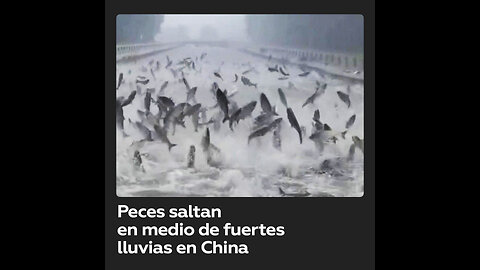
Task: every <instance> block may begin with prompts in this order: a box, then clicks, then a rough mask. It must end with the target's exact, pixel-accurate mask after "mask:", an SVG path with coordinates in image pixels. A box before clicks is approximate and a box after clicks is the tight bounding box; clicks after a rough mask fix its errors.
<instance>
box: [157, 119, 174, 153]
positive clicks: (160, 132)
mask: <svg viewBox="0 0 480 270" xmlns="http://www.w3.org/2000/svg"><path fill="white" fill-rule="evenodd" d="M153 128H154V129H155V133H156V135H157V137H158V138H159V139H160V141H162V142H164V143H166V144H167V145H168V151H170V150H171V149H172V147H174V146H176V144H174V143H171V142H170V140H169V139H168V137H167V131H166V130H165V128H161V127H160V126H159V125H155V126H154V127H153Z"/></svg>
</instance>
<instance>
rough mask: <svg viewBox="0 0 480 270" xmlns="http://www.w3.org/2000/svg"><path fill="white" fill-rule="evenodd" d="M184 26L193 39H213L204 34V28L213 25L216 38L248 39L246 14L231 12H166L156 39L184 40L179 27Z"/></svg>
mask: <svg viewBox="0 0 480 270" xmlns="http://www.w3.org/2000/svg"><path fill="white" fill-rule="evenodd" d="M181 26H184V28H185V29H186V32H187V34H188V37H189V38H191V39H196V40H197V39H200V40H201V39H207V40H212V37H204V36H202V34H201V33H202V28H205V27H207V26H211V27H212V28H214V29H215V32H216V36H217V38H216V39H220V40H222V39H228V40H238V41H246V39H247V33H246V23H245V15H241V14H231V15H220V14H218V15H217V14H212V15H207V14H205V15H203V14H201V15H200V14H199V15H195V14H191V15H171V14H166V15H165V18H164V22H163V23H162V25H161V33H160V34H158V35H157V36H156V37H155V39H156V40H157V41H176V40H182V38H183V37H184V36H182V34H181V33H179V32H181V31H180V30H179V28H180V27H181ZM214 39H215V38H214Z"/></svg>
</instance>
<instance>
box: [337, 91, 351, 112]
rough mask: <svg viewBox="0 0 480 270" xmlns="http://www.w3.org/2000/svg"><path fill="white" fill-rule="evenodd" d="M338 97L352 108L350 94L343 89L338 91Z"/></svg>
mask: <svg viewBox="0 0 480 270" xmlns="http://www.w3.org/2000/svg"><path fill="white" fill-rule="evenodd" d="M337 94H338V97H339V98H340V99H341V100H342V101H343V102H345V104H347V106H348V108H350V97H349V95H347V94H345V93H343V92H342V91H337Z"/></svg>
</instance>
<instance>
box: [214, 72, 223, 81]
mask: <svg viewBox="0 0 480 270" xmlns="http://www.w3.org/2000/svg"><path fill="white" fill-rule="evenodd" d="M213 75H215V76H216V77H218V78H220V79H222V81H223V78H222V76H220V74H218V72H214V73H213Z"/></svg>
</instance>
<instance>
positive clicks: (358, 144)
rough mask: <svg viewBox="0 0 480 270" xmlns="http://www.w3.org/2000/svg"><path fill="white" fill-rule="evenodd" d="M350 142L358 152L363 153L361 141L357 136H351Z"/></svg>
mask: <svg viewBox="0 0 480 270" xmlns="http://www.w3.org/2000/svg"><path fill="white" fill-rule="evenodd" d="M352 140H353V143H354V144H355V146H356V147H358V148H359V149H360V150H362V153H364V151H363V140H362V139H360V138H359V137H358V136H352Z"/></svg>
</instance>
